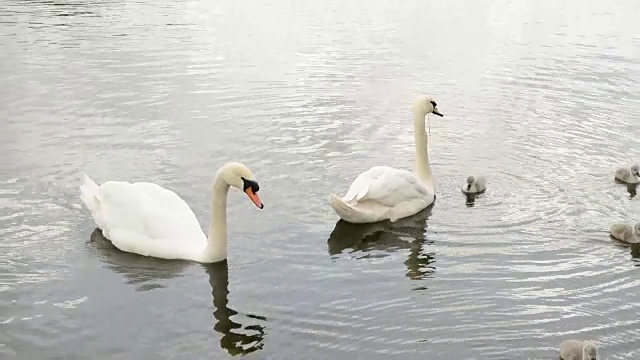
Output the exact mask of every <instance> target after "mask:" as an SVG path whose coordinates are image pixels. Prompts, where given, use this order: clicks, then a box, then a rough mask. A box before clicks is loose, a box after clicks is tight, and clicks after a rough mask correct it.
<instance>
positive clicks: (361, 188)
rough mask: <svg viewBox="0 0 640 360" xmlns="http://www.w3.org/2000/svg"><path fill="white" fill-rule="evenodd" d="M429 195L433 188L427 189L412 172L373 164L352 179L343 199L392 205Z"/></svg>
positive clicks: (431, 194)
mask: <svg viewBox="0 0 640 360" xmlns="http://www.w3.org/2000/svg"><path fill="white" fill-rule="evenodd" d="M430 196H433V190H430V189H428V188H427V187H426V186H425V185H424V184H423V183H422V182H420V181H419V179H418V178H417V177H416V176H415V175H414V174H413V173H411V172H409V171H406V170H400V169H395V168H392V167H389V166H374V167H372V168H371V169H369V170H367V171H365V172H363V173H362V174H360V175H359V176H358V177H357V178H356V179H355V180H354V181H353V184H351V187H350V188H349V191H347V195H345V197H344V200H345V201H350V202H353V201H354V200H355V201H356V202H364V201H375V202H377V203H379V204H381V205H384V206H388V207H393V206H395V205H397V204H399V203H402V202H404V201H411V200H414V199H416V198H428V197H430Z"/></svg>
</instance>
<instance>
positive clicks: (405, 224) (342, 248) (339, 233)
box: [327, 206, 436, 280]
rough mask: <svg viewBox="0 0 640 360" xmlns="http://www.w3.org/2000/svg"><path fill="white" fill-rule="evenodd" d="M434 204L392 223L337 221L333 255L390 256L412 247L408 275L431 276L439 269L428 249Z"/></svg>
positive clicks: (331, 241)
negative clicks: (428, 236) (426, 247)
mask: <svg viewBox="0 0 640 360" xmlns="http://www.w3.org/2000/svg"><path fill="white" fill-rule="evenodd" d="M431 209H432V207H431V206H430V207H428V208H426V209H424V210H422V211H421V212H419V213H417V214H415V215H413V216H410V217H407V218H403V219H399V220H398V221H396V222H394V223H391V222H389V221H384V222H378V223H371V224H351V223H348V222H345V221H343V220H339V221H338V222H337V223H336V226H335V228H334V229H333V231H332V232H331V235H329V240H328V241H327V245H328V251H329V255H331V257H333V258H337V257H339V256H338V255H340V254H343V253H345V252H347V253H350V254H355V253H363V255H362V256H359V257H357V259H367V258H373V257H385V256H389V253H392V252H396V251H398V250H402V249H408V250H409V255H408V257H407V260H406V261H405V262H404V264H405V266H406V267H407V272H406V276H407V277H408V278H409V279H412V280H421V279H425V278H428V277H429V276H431V275H432V274H433V273H434V272H435V270H436V268H435V265H434V263H435V253H434V252H426V251H425V249H424V248H425V245H430V244H432V243H433V241H429V240H428V239H427V238H426V236H425V231H426V227H427V220H428V218H429V216H431Z"/></svg>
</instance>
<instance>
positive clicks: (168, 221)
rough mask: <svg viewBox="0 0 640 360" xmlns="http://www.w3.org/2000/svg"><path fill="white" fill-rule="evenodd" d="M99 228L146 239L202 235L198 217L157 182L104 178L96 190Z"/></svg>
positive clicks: (182, 201) (198, 236) (192, 237)
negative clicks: (98, 207)
mask: <svg viewBox="0 0 640 360" xmlns="http://www.w3.org/2000/svg"><path fill="white" fill-rule="evenodd" d="M97 197H98V200H99V202H100V211H99V214H97V217H99V219H96V222H98V223H99V225H102V226H103V227H104V228H102V230H103V231H104V230H107V231H114V230H119V231H125V232H127V233H129V234H135V235H138V236H140V237H141V238H142V237H146V238H148V239H175V240H177V239H180V238H188V239H194V238H202V237H203V236H204V234H203V232H202V229H201V228H200V224H199V223H198V220H197V218H196V216H195V214H194V213H193V211H192V210H191V208H190V207H189V205H187V203H186V202H185V201H184V200H182V199H181V198H180V197H179V196H178V195H177V194H176V193H174V192H173V191H171V190H167V189H165V188H163V187H161V186H159V185H157V184H153V183H147V182H139V183H127V182H120V181H108V182H106V183H104V184H102V185H101V186H100V188H99V191H98V195H97Z"/></svg>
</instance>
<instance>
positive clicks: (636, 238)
mask: <svg viewBox="0 0 640 360" xmlns="http://www.w3.org/2000/svg"><path fill="white" fill-rule="evenodd" d="M609 233H610V235H611V237H612V238H614V239H616V240H618V241H622V242H624V243H627V244H640V222H637V223H635V224H634V225H629V224H622V223H620V224H613V225H611V229H610V230H609Z"/></svg>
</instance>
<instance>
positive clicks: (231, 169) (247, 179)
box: [218, 162, 264, 209]
mask: <svg viewBox="0 0 640 360" xmlns="http://www.w3.org/2000/svg"><path fill="white" fill-rule="evenodd" d="M218 176H221V177H222V179H223V180H224V181H225V182H226V183H227V184H229V186H232V187H234V188H236V189H239V190H242V191H243V192H244V193H245V194H247V196H248V197H249V199H251V201H253V203H254V204H255V205H256V206H257V207H258V208H260V209H262V208H264V204H263V203H262V201H261V200H260V197H258V191H259V190H260V185H258V182H257V181H256V179H255V177H254V176H253V174H252V173H251V170H249V168H248V167H246V166H245V165H243V164H241V163H236V162H233V163H228V164H225V165H224V166H222V167H221V168H220V170H218Z"/></svg>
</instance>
